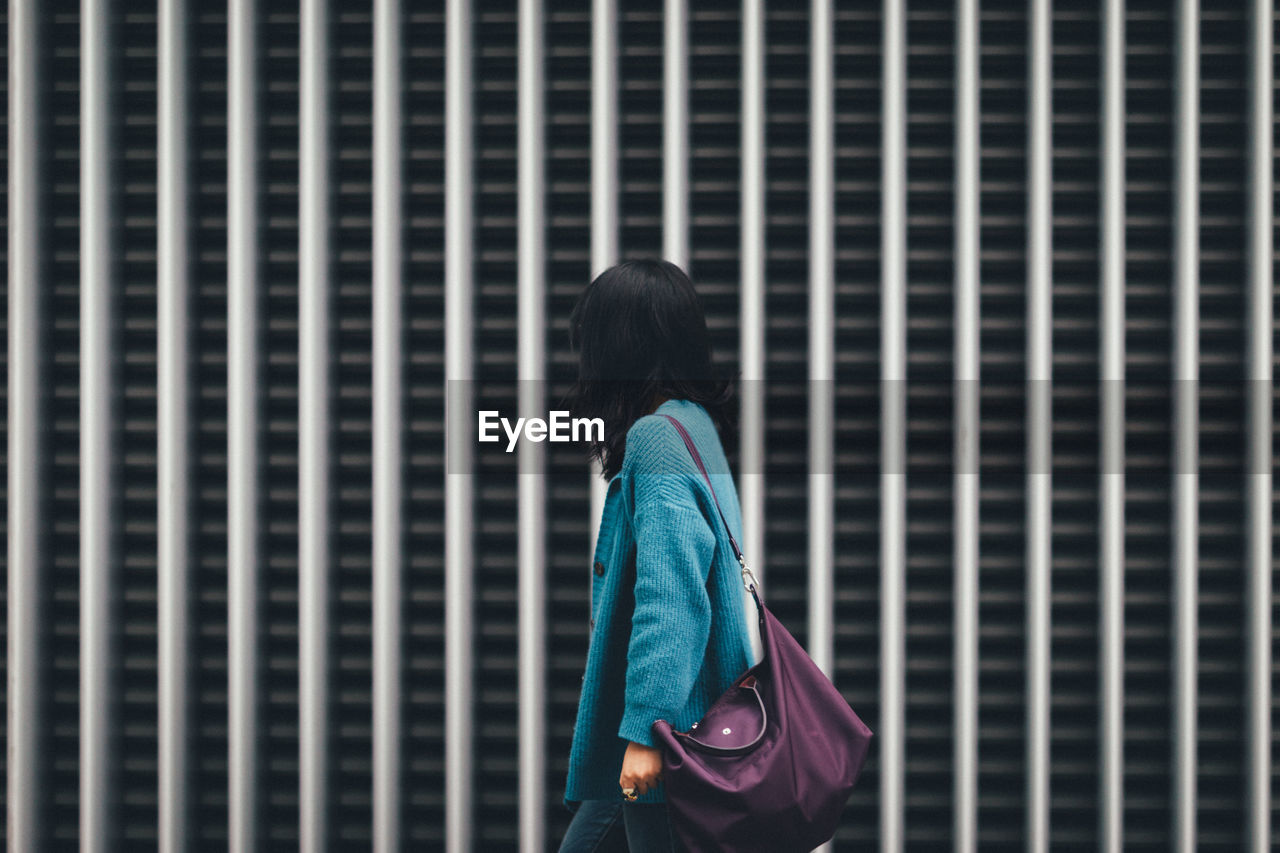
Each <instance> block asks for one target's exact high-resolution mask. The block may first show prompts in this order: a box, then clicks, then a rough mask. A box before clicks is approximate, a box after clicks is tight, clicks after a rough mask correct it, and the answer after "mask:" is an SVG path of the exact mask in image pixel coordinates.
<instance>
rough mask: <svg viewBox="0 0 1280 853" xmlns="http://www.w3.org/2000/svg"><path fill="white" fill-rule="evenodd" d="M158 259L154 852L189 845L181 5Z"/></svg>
mask: <svg viewBox="0 0 1280 853" xmlns="http://www.w3.org/2000/svg"><path fill="white" fill-rule="evenodd" d="M158 13H159V14H158V21H157V24H158V26H157V29H158V38H159V57H158V59H159V61H158V64H157V65H158V67H157V71H158V73H157V96H158V97H157V109H158V113H159V115H158V116H157V136H158V139H157V142H158V152H157V161H158V163H157V165H158V169H157V172H158V175H157V179H158V187H157V205H158V214H159V215H158V219H157V221H156V258H157V273H158V278H159V281H158V282H157V285H158V286H157V293H156V298H157V300H158V315H159V316H158V317H157V322H158V328H157V337H158V339H157V347H158V353H157V355H158V359H157V362H158V363H157V373H158V375H157V386H158V387H157V391H158V399H157V412H156V415H157V427H158V429H157V436H156V437H157V445H158V447H157V452H158V457H157V466H158V471H157V475H158V477H157V478H158V483H157V492H156V498H157V499H156V510H157V522H158V529H157V537H158V542H157V549H158V552H159V553H158V558H159V562H158V566H157V575H158V577H157V582H158V586H159V589H158V600H157V602H156V604H157V620H158V623H159V624H158V628H159V635H160V636H159V648H158V663H157V668H158V670H159V672H158V675H159V717H160V725H159V729H160V730H159V741H160V743H159V753H160V754H159V785H158V794H159V797H160V809H159V811H160V815H159V818H160V849H161V850H162V851H166V852H167V853H178V851H181V850H185V849H186V846H187V799H188V798H187V781H188V777H187V743H188V736H187V730H188V694H189V683H190V682H189V679H188V678H187V670H188V661H189V655H190V652H189V648H188V645H189V642H188V637H189V633H188V627H187V626H188V620H189V616H190V614H189V613H188V607H187V600H188V573H189V571H190V567H189V565H188V561H187V555H188V553H189V552H188V542H187V535H188V534H187V530H188V527H187V507H188V500H189V492H188V488H187V483H188V471H189V455H190V450H191V448H190V445H189V444H188V441H187V424H188V416H187V406H188V393H187V358H188V357H187V335H188V334H189V324H188V321H187V288H188V287H189V285H190V282H189V280H188V279H189V277H188V273H187V74H186V66H187V37H186V6H185V4H184V3H182V2H180V0H162V2H161V3H160V5H159V10H158Z"/></svg>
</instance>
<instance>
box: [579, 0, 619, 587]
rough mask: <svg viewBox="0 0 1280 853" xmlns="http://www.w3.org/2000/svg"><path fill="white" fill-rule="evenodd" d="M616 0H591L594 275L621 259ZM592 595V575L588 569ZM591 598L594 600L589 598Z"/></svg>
mask: <svg viewBox="0 0 1280 853" xmlns="http://www.w3.org/2000/svg"><path fill="white" fill-rule="evenodd" d="M617 14H618V10H617V4H616V3H615V2H614V0H592V4H591V277H592V278H595V277H596V276H598V275H599V274H600V273H602V272H604V271H605V270H606V269H608V268H609V267H611V266H613V265H614V264H615V263H617V261H618V19H617ZM589 477H590V486H589V493H590V505H591V517H590V519H589V520H588V522H587V531H588V533H589V534H590V537H591V540H590V541H589V542H588V543H587V547H588V548H589V549H590V550H589V551H588V556H587V559H588V560H589V561H590V560H593V559H594V558H595V548H596V539H597V538H598V536H599V534H600V516H601V514H602V513H603V512H604V499H605V493H606V490H607V488H608V484H607V483H606V482H605V480H604V478H603V477H602V476H601V475H600V469H599V466H598V465H596V464H595V463H592V464H591V466H590V474H589ZM584 575H585V577H586V581H585V583H586V585H587V592H588V596H590V591H591V578H592V576H591V575H590V574H586V573H584ZM587 600H588V601H590V598H589V597H588V599H587Z"/></svg>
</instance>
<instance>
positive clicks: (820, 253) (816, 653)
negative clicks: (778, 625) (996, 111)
mask: <svg viewBox="0 0 1280 853" xmlns="http://www.w3.org/2000/svg"><path fill="white" fill-rule="evenodd" d="M810 9H811V18H810V29H809V56H810V65H809V578H808V581H809V614H808V616H809V642H808V652H809V656H810V657H812V658H813V660H814V663H816V664H817V665H818V666H819V667H820V668H821V669H822V671H823V672H825V673H827V675H828V676H832V675H833V672H834V651H835V650H834V641H833V637H834V634H833V626H832V622H833V614H832V608H833V606H834V602H833V598H834V585H835V584H834V577H833V574H834V568H835V540H834V535H835V533H834V529H835V525H834V515H835V513H834V501H835V490H834V488H833V486H832V481H833V480H834V479H835V447H834V445H835V381H834V380H835V320H834V316H833V315H834V314H835V185H834V183H833V180H832V177H833V172H834V168H835V162H834V156H835V149H834V145H835V132H834V117H833V114H832V102H833V100H834V93H833V83H834V80H833V76H832V75H833V69H832V66H833V64H834V59H835V58H834V55H833V53H834V51H833V48H832V28H833V25H834V20H833V17H834V16H833V12H832V0H812V4H811V6H810Z"/></svg>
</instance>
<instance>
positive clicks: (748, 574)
mask: <svg viewBox="0 0 1280 853" xmlns="http://www.w3.org/2000/svg"><path fill="white" fill-rule="evenodd" d="M738 565H740V566H742V586H743V587H744V588H745V589H746V590H747V592H750V591H751V590H752V589H755V588H756V587H758V586H759V585H760V581H758V580H756V576H755V574H753V573H752V571H751V567H750V566H748V565H747V561H746V560H744V559H742V558H741V557H739V558H738ZM747 578H751V583H747Z"/></svg>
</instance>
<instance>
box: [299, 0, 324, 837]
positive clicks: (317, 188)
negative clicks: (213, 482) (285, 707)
mask: <svg viewBox="0 0 1280 853" xmlns="http://www.w3.org/2000/svg"><path fill="white" fill-rule="evenodd" d="M328 18H329V11H328V8H327V5H326V3H325V0H303V3H302V7H301V52H300V68H299V73H300V77H301V79H300V80H299V90H298V95H299V120H298V136H299V139H298V167H299V170H298V171H299V174H298V751H299V755H298V786H299V791H298V798H299V801H298V807H299V809H298V810H299V818H298V819H299V827H298V837H299V841H300V847H301V849H302V850H303V851H305V853H320V851H323V850H324V849H325V848H326V845H327V835H328V833H327V831H326V829H327V821H326V818H325V815H326V811H327V809H326V802H327V796H326V795H327V788H328V785H327V783H326V780H327V776H328V742H329V706H328V700H329V648H328V638H329V613H328V601H329V548H328V532H329V513H328V508H329V449H328V435H329V419H328V410H329V376H328V369H327V365H328V363H329V321H328V302H329V260H328V259H329V230H328V229H329V144H328V124H329V106H328V89H329V85H328V61H329V48H328V32H329V21H328Z"/></svg>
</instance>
